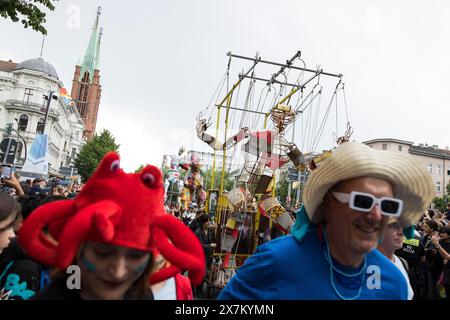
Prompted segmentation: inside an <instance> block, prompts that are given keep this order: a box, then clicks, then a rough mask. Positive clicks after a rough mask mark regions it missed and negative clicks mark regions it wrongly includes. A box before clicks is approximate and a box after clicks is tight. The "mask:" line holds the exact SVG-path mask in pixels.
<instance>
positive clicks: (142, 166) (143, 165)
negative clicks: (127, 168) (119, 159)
mask: <svg viewBox="0 0 450 320" xmlns="http://www.w3.org/2000/svg"><path fill="white" fill-rule="evenodd" d="M144 167H145V164H141V165H140V166H139V168H137V169H136V170H134V173H138V172H139V171H141V170H142V169H144Z"/></svg>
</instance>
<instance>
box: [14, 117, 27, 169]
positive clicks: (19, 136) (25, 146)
mask: <svg viewBox="0 0 450 320" xmlns="http://www.w3.org/2000/svg"><path fill="white" fill-rule="evenodd" d="M14 121H16V122H17V130H14V129H13V130H14V131H16V133H17V147H18V146H19V139H22V141H23V147H24V148H25V157H24V158H23V159H24V160H23V163H25V160H26V159H27V142H26V141H25V139H24V138H23V137H22V136H21V135H20V133H19V120H18V119H17V118H14ZM23 163H22V165H23Z"/></svg>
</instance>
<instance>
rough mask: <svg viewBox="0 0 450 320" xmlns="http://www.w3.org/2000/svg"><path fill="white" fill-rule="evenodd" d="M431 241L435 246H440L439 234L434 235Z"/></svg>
mask: <svg viewBox="0 0 450 320" xmlns="http://www.w3.org/2000/svg"><path fill="white" fill-rule="evenodd" d="M431 241H432V242H433V243H434V244H435V245H438V244H439V236H438V235H437V234H433V235H432V236H431Z"/></svg>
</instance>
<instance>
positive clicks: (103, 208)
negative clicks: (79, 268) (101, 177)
mask: <svg viewBox="0 0 450 320" xmlns="http://www.w3.org/2000/svg"><path fill="white" fill-rule="evenodd" d="M121 212H122V211H121V209H120V207H119V206H118V205H117V204H116V203H115V202H113V201H110V200H102V201H99V202H96V203H94V204H92V205H89V206H87V207H85V208H83V209H81V210H80V211H79V212H77V214H76V215H75V216H74V217H73V218H72V219H71V220H70V221H68V222H67V224H66V226H65V227H64V230H63V231H62V233H61V236H60V241H59V245H58V248H57V250H56V259H55V266H56V267H57V268H59V269H65V268H67V266H69V265H70V264H71V263H73V261H74V258H75V255H76V252H77V250H78V248H79V246H80V244H81V243H82V242H84V241H86V240H87V237H88V235H89V234H91V232H92V234H96V235H98V236H99V239H98V240H99V241H105V242H108V241H111V240H112V239H113V237H114V230H115V225H116V224H117V223H118V222H119V220H120V215H121Z"/></svg>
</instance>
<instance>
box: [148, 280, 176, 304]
mask: <svg viewBox="0 0 450 320" xmlns="http://www.w3.org/2000/svg"><path fill="white" fill-rule="evenodd" d="M153 297H154V299H155V300H177V289H176V287H175V278H173V277H172V278H170V279H169V280H167V281H166V283H165V284H164V287H162V288H161V289H159V290H158V291H157V292H153Z"/></svg>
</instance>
